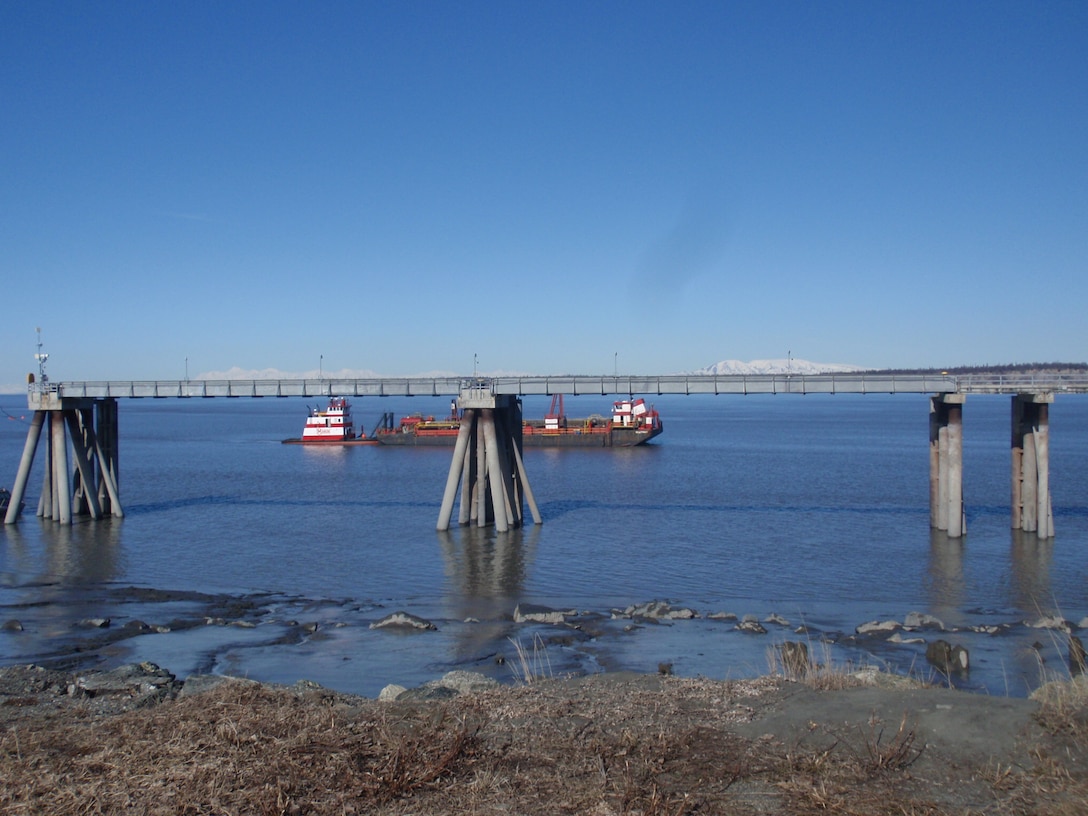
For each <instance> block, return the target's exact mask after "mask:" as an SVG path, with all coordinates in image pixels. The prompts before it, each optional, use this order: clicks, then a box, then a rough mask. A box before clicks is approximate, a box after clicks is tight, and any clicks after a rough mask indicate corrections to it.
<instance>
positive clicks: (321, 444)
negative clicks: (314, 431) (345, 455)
mask: <svg viewBox="0 0 1088 816" xmlns="http://www.w3.org/2000/svg"><path fill="white" fill-rule="evenodd" d="M282 441H283V444H284V445H306V446H313V447H315V448H338V447H344V446H346V445H377V444H378V440H377V439H371V438H370V437H364V438H362V439H359V438H354V439H344V438H339V439H284V440H282Z"/></svg>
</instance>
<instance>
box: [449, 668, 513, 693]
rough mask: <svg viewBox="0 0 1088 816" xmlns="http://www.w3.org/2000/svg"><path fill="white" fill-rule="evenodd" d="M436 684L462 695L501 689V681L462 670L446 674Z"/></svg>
mask: <svg viewBox="0 0 1088 816" xmlns="http://www.w3.org/2000/svg"><path fill="white" fill-rule="evenodd" d="M436 682H437V683H439V684H440V685H443V686H448V687H449V688H452V689H454V690H455V691H457V692H459V693H461V694H465V693H471V692H476V691H488V690H489V689H495V688H498V687H499V681H498V680H495V679H494V678H492V677H488V676H487V675H486V674H480V673H479V672H470V671H461V670H455V671H450V672H446V673H445V674H444V675H442V679H441V680H438V681H436Z"/></svg>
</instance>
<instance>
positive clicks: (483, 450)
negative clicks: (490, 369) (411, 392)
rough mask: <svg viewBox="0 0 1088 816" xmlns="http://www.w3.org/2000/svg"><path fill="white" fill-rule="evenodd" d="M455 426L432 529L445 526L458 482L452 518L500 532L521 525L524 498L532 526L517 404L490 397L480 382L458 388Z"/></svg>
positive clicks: (537, 514) (536, 513)
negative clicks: (455, 515) (458, 425)
mask: <svg viewBox="0 0 1088 816" xmlns="http://www.w3.org/2000/svg"><path fill="white" fill-rule="evenodd" d="M458 402H459V407H460V409H461V428H460V431H459V432H458V434H457V442H456V444H455V446H454V450H453V458H452V460H451V462H450V470H449V474H448V475H447V477H446V489H445V492H444V493H443V496H442V507H441V508H440V509H439V511H438V524H437V529H438V530H448V529H449V525H450V519H451V518H452V517H453V503H454V499H455V498H456V497H457V495H458V484H460V488H461V489H460V496H461V502H460V511H459V513H458V522H459V523H460V524H462V525H465V524H473V523H474V524H476V525H477V526H479V527H484V526H487V525H488V524H494V525H495V530H496V531H498V532H500V533H504V532H507V531H508V530H510V529H511V528H516V527H521V526H522V525H523V524H524V501H525V500H527V501H528V503H529V508H530V510H531V511H532V514H533V520H534V522H535V523H536V524H539V523H540V512H539V510H538V509H537V506H536V501H535V500H534V498H533V493H532V490H531V488H530V487H529V480H528V478H527V475H526V472H525V465H524V462H523V461H522V458H521V404H520V403H519V402H518V400H517V399H515V398H514V397H512V396H510V395H505V394H503V395H496V394H494V393H492V392H491V389H490V387H489V386H487V385H486V384H480V383H477V384H474V385H472V386H470V387H468V388H464V389H462V391H461V398H460V400H459V401H458Z"/></svg>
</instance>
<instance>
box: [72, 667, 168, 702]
mask: <svg viewBox="0 0 1088 816" xmlns="http://www.w3.org/2000/svg"><path fill="white" fill-rule="evenodd" d="M173 684H174V675H172V674H171V673H170V672H168V671H167V670H166V669H162V668H159V667H158V666H156V665H155V664H154V663H129V664H127V665H124V666H120V667H118V668H116V669H113V670H112V671H107V672H96V673H94V674H87V675H82V676H80V677H77V678H76V682H75V683H74V686H75V688H76V690H77V693H80V694H86V695H87V696H89V697H96V696H98V695H100V694H128V695H138V696H144V695H148V694H153V693H154V692H156V691H159V690H160V689H168V688H170V687H171V686H172V685H173Z"/></svg>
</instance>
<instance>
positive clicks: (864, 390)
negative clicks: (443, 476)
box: [30, 372, 1088, 399]
mask: <svg viewBox="0 0 1088 816" xmlns="http://www.w3.org/2000/svg"><path fill="white" fill-rule="evenodd" d="M466 387H484V388H489V389H490V391H491V393H493V394H512V395H516V396H530V395H545V396H547V395H552V394H568V395H578V394H597V395H603V394H627V395H636V394H947V393H962V394H971V393H975V394H1016V393H1041V392H1052V393H1088V375H1085V374H1070V375H1053V374H1051V375H1046V376H1039V375H1033V374H1000V375H990V374H982V375H980V374H968V375H951V374H882V373H879V372H877V373H872V372H866V373H848V374H792V375H791V374H721V375H706V374H665V375H634V374H630V375H628V374H622V375H611V376H608V375H600V376H597V375H549V376H514V377H478V378H466V377H380V378H371V379H330V378H327V377H326V378H319V379H282V380H109V381H90V382H49V383H35V384H32V385H31V386H30V388H31V395H32V398H33V396H34V395H35V394H37V395H41V396H44V395H45V393H46V391H48V394H49V396H50V397H60V398H65V399H66V398H93V399H105V398H115V399H116V398H127V399H140V398H151V399H165V398H210V397H228V398H238V397H250V398H252V397H321V396H326V397H327V396H342V397H416V396H427V397H434V396H457V395H459V394H460V393H461V391H462V390H463V389H464V388H466Z"/></svg>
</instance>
